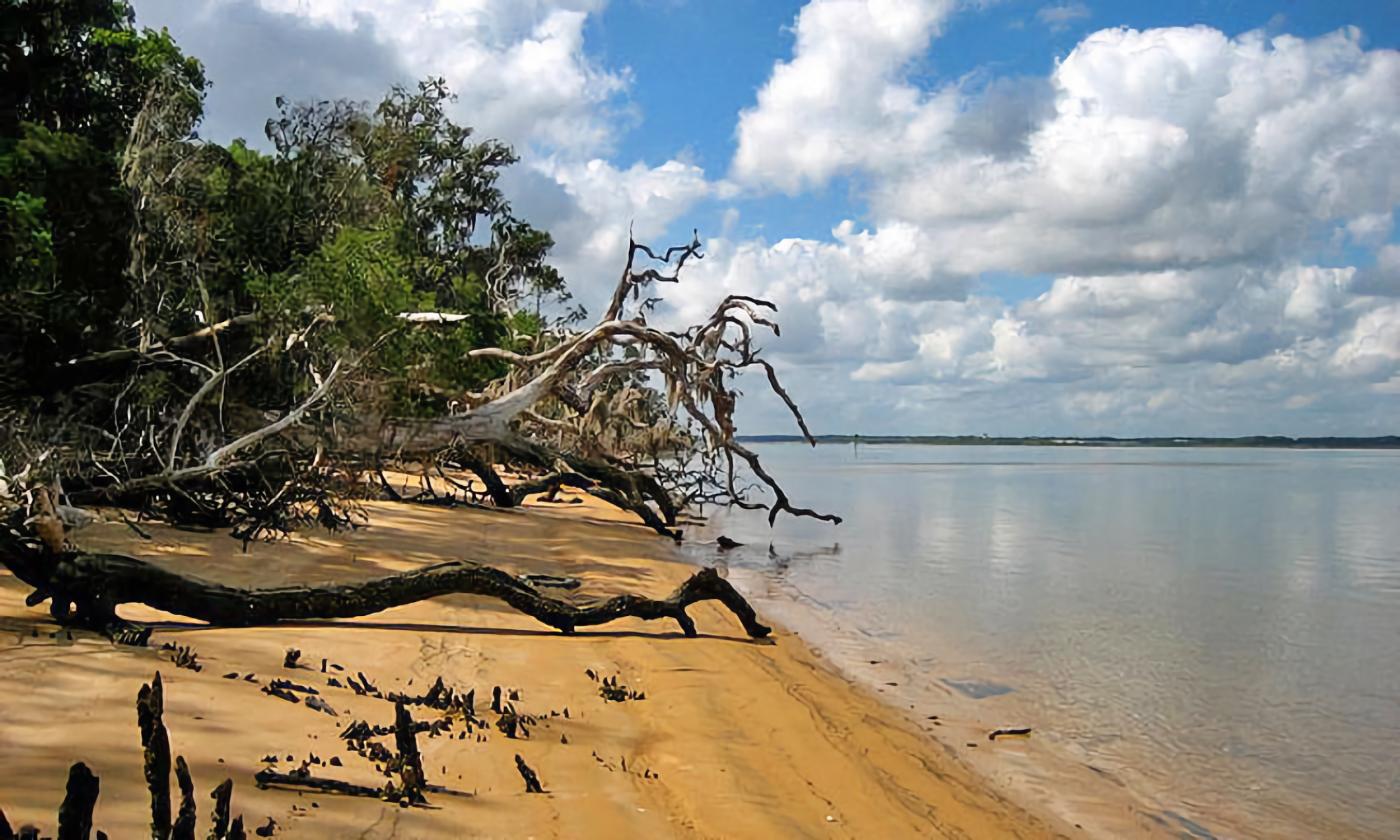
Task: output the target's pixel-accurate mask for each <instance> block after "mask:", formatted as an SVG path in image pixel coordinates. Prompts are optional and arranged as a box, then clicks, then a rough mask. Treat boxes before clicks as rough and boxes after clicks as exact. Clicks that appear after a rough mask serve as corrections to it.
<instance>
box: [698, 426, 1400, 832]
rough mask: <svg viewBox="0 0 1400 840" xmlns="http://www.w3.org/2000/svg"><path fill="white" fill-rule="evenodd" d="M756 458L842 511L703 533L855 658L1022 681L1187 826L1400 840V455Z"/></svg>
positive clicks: (1055, 725)
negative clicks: (725, 540) (827, 519)
mask: <svg viewBox="0 0 1400 840" xmlns="http://www.w3.org/2000/svg"><path fill="white" fill-rule="evenodd" d="M756 449H757V451H758V452H759V454H760V455H761V456H762V457H763V459H764V461H765V463H766V465H767V466H768V468H769V470H770V471H771V472H772V473H773V474H774V475H775V476H776V477H778V478H779V480H780V481H781V482H782V483H783V485H784V486H785V487H786V488H787V489H788V491H789V493H790V494H791V495H792V496H793V497H794V500H795V501H797V502H798V503H800V504H803V505H808V506H811V507H814V508H818V509H822V510H830V511H833V512H837V513H839V514H841V515H842V516H844V517H846V522H845V523H844V524H842V525H840V526H837V527H832V526H830V525H827V524H824V523H819V522H813V521H807V520H793V519H790V518H786V517H784V518H782V519H780V520H779V522H778V525H777V527H776V528H774V529H772V530H770V529H769V528H768V526H767V522H766V519H765V517H764V516H763V515H762V514H761V513H753V512H744V511H724V512H720V513H718V514H716V515H715V516H714V518H713V519H712V520H711V522H710V523H709V525H708V526H707V527H706V528H704V529H703V530H702V532H700V533H696V534H693V535H692V537H706V536H708V537H711V538H713V537H714V536H716V535H718V534H719V533H724V534H726V535H728V536H729V537H731V538H734V539H737V540H739V541H740V542H743V543H746V545H745V546H744V547H743V548H740V549H736V550H734V551H731V552H728V553H727V554H726V555H724V560H725V562H727V563H728V564H729V565H730V567H731V568H732V569H733V570H735V572H736V573H738V574H741V575H743V574H748V575H758V576H761V579H762V580H763V581H765V582H766V583H767V584H768V585H769V587H768V588H769V589H770V591H772V592H777V593H779V597H781V598H783V599H785V600H786V601H787V602H788V604H789V606H790V607H791V615H792V616H793V618H791V619H789V618H788V617H787V616H783V618H784V620H788V621H789V623H794V624H797V625H800V626H804V628H806V629H812V628H816V627H818V626H823V627H827V628H828V631H827V633H826V641H825V645H828V646H830V647H832V648H833V649H842V650H844V651H845V652H846V653H847V654H848V656H847V657H846V658H847V659H848V660H849V661H856V660H857V659H859V658H860V657H863V656H866V655H869V656H871V657H872V658H884V657H889V658H892V659H895V660H896V661H898V662H900V663H902V664H903V665H904V666H906V667H907V668H908V669H909V670H910V671H911V672H913V673H914V674H917V675H920V676H922V677H924V678H925V683H927V684H932V683H934V682H937V683H940V684H941V685H943V686H951V687H952V688H954V689H957V690H958V691H959V693H960V694H963V695H964V696H966V697H968V698H969V701H970V702H971V700H973V699H975V697H976V696H977V695H978V693H979V692H977V691H973V692H964V691H962V689H961V688H959V686H960V685H962V686H968V685H970V686H973V687H974V688H975V687H979V686H981V687H985V686H999V687H1004V688H1010V689H1012V691H1011V692H1010V693H1009V694H1005V697H1004V698H1003V697H1001V696H998V695H997V693H995V692H994V693H993V694H991V695H987V696H988V697H994V698H995V699H980V700H976V702H978V703H1003V702H1005V703H1008V704H1012V705H1007V706H1004V707H999V708H1004V709H1014V710H1015V711H1016V713H1017V714H1019V715H1022V716H1023V717H1024V718H1025V719H1026V722H1027V723H1034V725H1035V726H1036V727H1037V735H1036V737H1037V738H1038V739H1043V740H1044V742H1045V743H1048V744H1052V745H1054V746H1055V747H1057V748H1059V749H1060V751H1061V753H1062V754H1063V755H1064V756H1068V757H1071V758H1072V759H1073V760H1075V761H1078V762H1080V763H1082V764H1092V765H1093V766H1095V767H1096V768H1111V769H1112V770H1113V775H1114V776H1116V777H1118V778H1121V779H1123V780H1124V781H1125V783H1126V784H1127V786H1128V787H1129V788H1131V789H1132V790H1133V791H1134V792H1135V793H1136V794H1139V795H1141V797H1142V800H1143V801H1144V802H1145V803H1150V804H1147V805H1144V807H1143V812H1144V813H1152V814H1154V815H1155V816H1154V819H1162V820H1165V821H1166V823H1167V825H1168V827H1169V828H1170V829H1171V830H1172V831H1173V833H1177V834H1181V835H1183V836H1192V835H1194V836H1210V835H1211V834H1215V835H1218V836H1241V835H1245V836H1296V837H1309V836H1319V835H1320V834H1327V835H1335V834H1338V833H1340V834H1344V835H1352V836H1377V837H1397V836H1400V757H1397V756H1400V452H1387V451H1381V452H1358V451H1290V450H1257V449H1141V448H1121V449H1098V448H1095V449H1088V448H1086V449H1073V448H1038V447H951V446H918V445H882V446H869V445H865V446H861V447H859V449H858V450H857V449H856V448H855V447H852V446H849V445H845V446H837V445H827V446H822V447H820V448H817V449H811V448H809V447H806V446H802V445H799V444H766V445H761V446H758V447H756ZM770 541H771V544H772V547H771V549H770V547H769V543H770ZM693 550H698V551H704V550H705V549H703V548H700V547H699V546H696V548H695V549H693ZM804 616H805V617H806V618H810V619H813V621H812V622H810V627H809V626H808V625H806V624H804V621H803V619H804ZM816 619H820V621H817V620H816ZM833 627H834V628H837V629H836V630H834V631H831V630H830V629H829V628H833ZM816 632H817V631H816V630H814V629H813V630H812V632H804V635H806V636H807V637H809V638H811V637H812V636H813V635H814V633H816ZM818 646H819V647H821V646H824V645H823V642H822V641H820V640H818ZM839 658H840V657H838V659H839ZM1002 713H1003V714H1004V713H1005V712H1004V711H1003V712H1002ZM984 752H985V750H984Z"/></svg>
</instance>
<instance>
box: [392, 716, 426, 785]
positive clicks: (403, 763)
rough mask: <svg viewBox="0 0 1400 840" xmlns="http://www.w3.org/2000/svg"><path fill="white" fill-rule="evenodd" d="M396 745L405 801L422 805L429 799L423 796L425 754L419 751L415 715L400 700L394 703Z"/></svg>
mask: <svg viewBox="0 0 1400 840" xmlns="http://www.w3.org/2000/svg"><path fill="white" fill-rule="evenodd" d="M394 745H395V746H397V747H398V749H399V755H398V768H399V779H400V781H401V782H402V790H401V791H400V793H401V795H402V796H403V801H405V802H407V803H408V804H410V805H422V804H425V803H426V802H427V801H428V800H427V799H426V798H425V797H424V796H423V789H424V788H425V787H427V778H426V777H425V776H424V775H423V756H422V755H421V754H419V752H418V733H417V732H416V731H415V729H414V724H413V715H411V714H409V713H408V707H407V706H405V705H404V703H403V701H402V700H400V701H398V702H397V703H395V704H394Z"/></svg>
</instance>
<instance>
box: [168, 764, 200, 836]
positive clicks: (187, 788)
mask: <svg viewBox="0 0 1400 840" xmlns="http://www.w3.org/2000/svg"><path fill="white" fill-rule="evenodd" d="M175 781H176V783H177V784H179V786H180V812H179V816H177V817H176V818H175V824H174V825H173V826H171V829H170V836H171V838H172V840H194V823H195V810H194V780H193V779H191V778H190V768H189V765H187V764H185V757H184V756H183V755H177V756H175Z"/></svg>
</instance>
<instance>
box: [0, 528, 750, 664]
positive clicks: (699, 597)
mask: <svg viewBox="0 0 1400 840" xmlns="http://www.w3.org/2000/svg"><path fill="white" fill-rule="evenodd" d="M0 563H3V564H5V565H6V566H8V567H9V568H10V570H11V571H13V572H14V573H15V575H16V576H17V577H19V579H20V580H22V581H24V582H25V583H27V584H29V585H30V586H33V587H34V588H35V589H36V590H38V591H39V592H40V593H42V594H43V595H44V596H45V597H51V598H53V605H52V607H51V609H50V612H51V613H52V614H53V616H54V617H55V618H56V619H58V620H59V621H60V622H63V623H65V624H70V625H79V626H85V627H88V628H90V629H94V630H98V631H101V632H105V633H107V634H108V635H112V636H114V637H117V638H121V639H123V640H130V641H136V642H139V643H142V644H144V642H145V638H144V635H143V634H142V633H139V632H137V633H133V632H132V630H131V625H129V624H127V623H126V622H123V621H121V620H120V619H118V618H117V617H116V612H115V610H116V607H117V606H118V605H119V604H126V603H140V604H145V605H147V606H149V607H154V608H155V609H158V610H163V611H165V612H169V613H174V614H176V615H182V616H187V617H189V618H194V619H198V620H200V621H206V622H208V623H210V624H214V625H219V626H225V627H252V626H262V625H269V624H277V623H280V622H284V621H294V620H298V619H330V618H352V617H356V616H363V615H370V614H372V613H377V612H380V611H382V610H386V609H389V608H390V607H397V606H402V605H404V604H412V603H416V602H418V601H423V600H426V599H428V598H434V597H437V596H439V595H449V594H466V595H483V596H486V597H491V598H497V599H499V600H501V601H504V602H505V603H506V604H508V605H509V606H511V607H513V608H514V609H516V610H518V611H520V612H522V613H525V614H526V615H529V616H531V617H532V618H534V619H536V620H538V621H540V622H541V623H543V624H546V625H548V626H550V627H553V628H555V629H557V630H560V631H562V632H564V633H572V632H573V631H574V630H575V629H576V628H579V627H588V626H594V625H599V624H605V623H608V622H611V621H616V620H618V619H621V618H640V619H644V620H648V621H650V620H655V619H664V618H670V619H674V620H675V621H676V622H677V623H678V624H680V626H681V629H682V631H684V633H685V634H686V635H687V636H694V635H696V629H695V623H694V622H693V621H692V620H691V618H690V616H688V615H687V614H686V608H687V607H688V606H690V605H691V604H694V603H696V602H699V601H707V600H716V601H719V602H720V603H722V604H723V605H724V606H726V607H728V608H729V610H730V611H731V612H733V613H734V615H735V617H736V618H738V619H739V622H740V623H741V624H742V625H743V627H744V630H745V632H747V633H748V634H749V636H751V637H753V638H762V637H765V636H767V635H768V634H769V633H770V632H771V629H770V628H769V627H767V626H766V625H764V624H762V623H760V622H759V621H758V618H757V615H756V614H755V612H754V610H753V607H752V606H750V605H749V603H748V601H746V600H745V599H744V596H742V595H740V594H739V592H738V591H737V590H736V589H734V587H733V586H731V585H730V583H729V582H728V581H727V580H725V579H724V578H722V577H720V576H719V573H718V572H716V571H715V570H714V569H712V568H707V569H702V570H700V571H698V572H696V573H695V574H694V575H692V576H691V577H690V578H689V579H688V580H686V581H685V582H684V583H682V584H681V585H680V586H679V587H677V588H676V590H675V591H673V592H672V593H671V594H670V595H669V596H667V597H666V598H661V599H657V598H648V597H645V596H642V595H615V596H613V597H611V598H607V599H603V600H595V601H589V602H584V603H574V602H571V601H565V600H562V599H559V598H555V597H551V596H549V595H547V594H544V593H542V592H541V591H540V590H539V589H538V588H537V587H535V586H532V585H531V584H530V582H529V581H528V580H526V579H522V578H520V577H517V576H516V575H513V574H511V573H509V572H506V571H503V570H501V569H497V568H494V567H491V566H485V565H481V564H478V563H472V562H469V561H465V560H456V561H449V562H446V563H438V564H435V565H431V566H425V567H423V568H420V569H415V570H412V571H408V572H401V573H399V574H394V575H387V576H385V577H379V578H373V579H370V580H365V581H357V582H354V583H326V584H320V585H311V586H279V587H267V588H253V589H245V588H241V587H235V586H228V585H225V584H222V583H217V582H214V581H209V580H205V579H202V578H198V577H194V576H192V575H183V574H179V573H177V572H173V571H170V570H168V569H164V568H162V567H160V566H157V565H155V564H153V563H149V562H146V561H144V560H140V559H137V558H134V557H127V556H124V555H119V554H92V553H87V552H78V551H66V552H63V553H61V554H58V555H48V554H46V553H43V552H41V551H29V550H23V549H22V548H21V547H20V544H19V543H17V542H8V543H6V542H0ZM133 637H135V638H133Z"/></svg>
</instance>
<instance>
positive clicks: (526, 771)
mask: <svg viewBox="0 0 1400 840" xmlns="http://www.w3.org/2000/svg"><path fill="white" fill-rule="evenodd" d="M515 769H516V770H519V771H520V778H522V779H524V780H525V792H526V793H544V787H543V786H542V785H541V784H540V777H539V776H536V775H535V771H534V770H531V769H530V765H528V764H526V763H525V759H523V758H521V757H520V754H519V753H516V755H515Z"/></svg>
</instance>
